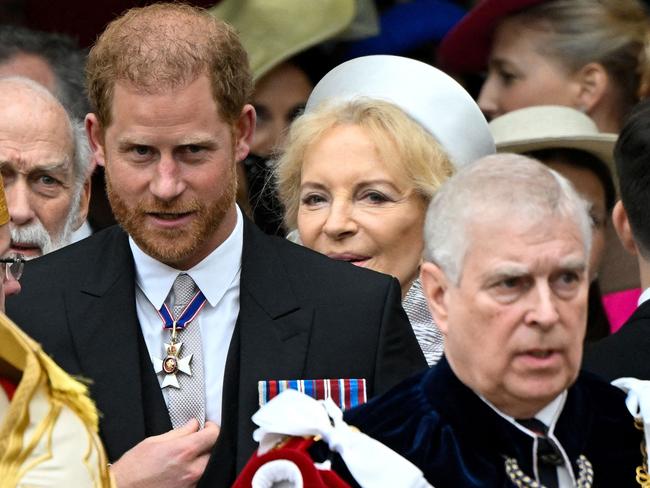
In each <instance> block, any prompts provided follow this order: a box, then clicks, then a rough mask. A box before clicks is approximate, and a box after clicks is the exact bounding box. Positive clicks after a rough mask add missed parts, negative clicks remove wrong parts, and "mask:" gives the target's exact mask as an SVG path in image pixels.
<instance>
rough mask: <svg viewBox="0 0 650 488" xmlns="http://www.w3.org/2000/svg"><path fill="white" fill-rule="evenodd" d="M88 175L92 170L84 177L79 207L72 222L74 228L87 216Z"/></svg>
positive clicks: (88, 205) (93, 165)
mask: <svg viewBox="0 0 650 488" xmlns="http://www.w3.org/2000/svg"><path fill="white" fill-rule="evenodd" d="M94 168H95V163H94V162H93V163H92V169H94ZM90 175H92V170H91V171H90V174H89V175H88V178H86V181H84V186H83V188H82V189H81V195H80V198H79V209H78V211H77V218H76V220H75V223H74V230H77V229H79V227H81V224H83V223H84V220H86V217H88V209H89V208H90V188H91V184H90Z"/></svg>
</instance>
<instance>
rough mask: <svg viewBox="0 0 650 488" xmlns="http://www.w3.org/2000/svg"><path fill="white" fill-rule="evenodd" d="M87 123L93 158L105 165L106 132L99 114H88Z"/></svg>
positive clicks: (87, 133)
mask: <svg viewBox="0 0 650 488" xmlns="http://www.w3.org/2000/svg"><path fill="white" fill-rule="evenodd" d="M85 125H86V135H87V136H88V142H89V144H90V149H91V151H92V153H93V158H94V160H95V162H96V163H97V164H99V165H100V166H105V163H106V152H105V149H104V132H103V130H102V127H101V124H100V123H99V120H98V119H97V116H96V115H95V114H93V113H90V114H88V115H86V121H85ZM84 218H85V217H84Z"/></svg>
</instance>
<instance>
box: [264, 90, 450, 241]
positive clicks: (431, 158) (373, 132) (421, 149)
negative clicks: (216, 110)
mask: <svg viewBox="0 0 650 488" xmlns="http://www.w3.org/2000/svg"><path fill="white" fill-rule="evenodd" d="M341 125H356V126H359V127H361V128H363V129H364V130H365V131H366V134H367V135H368V137H369V138H370V140H371V141H372V142H373V144H374V145H375V147H376V148H377V152H378V154H379V156H380V158H381V159H382V161H384V162H385V163H386V164H387V165H389V167H391V168H392V169H394V170H396V171H397V172H398V173H399V174H401V175H403V176H404V177H405V179H406V180H407V181H409V182H411V184H412V185H413V188H415V190H416V191H417V192H418V193H419V194H420V195H421V196H422V197H423V199H424V200H425V201H426V202H428V201H430V200H431V198H432V197H433V194H434V193H435V191H436V190H437V189H438V187H439V186H440V185H441V184H442V183H443V182H444V181H445V180H446V179H447V178H448V177H449V176H451V174H452V173H453V171H454V168H453V166H452V163H451V161H450V159H449V157H448V156H447V154H446V153H445V151H444V149H443V148H442V147H441V145H440V144H439V143H438V142H437V141H436V140H435V139H434V138H433V136H431V134H429V133H428V132H427V131H426V130H425V129H424V128H423V127H422V126H421V125H420V124H418V123H417V122H415V121H414V120H413V119H412V118H411V117H409V116H408V115H407V114H406V113H405V112H404V111H402V110H401V109H400V108H398V107H397V106H396V105H393V104H392V103H389V102H385V101H381V100H376V99H369V98H358V99H355V100H352V101H346V102H338V103H336V102H335V103H327V102H325V103H324V104H321V105H319V106H318V107H316V108H315V109H314V110H313V111H310V112H309V113H306V114H304V115H302V116H300V117H298V118H297V119H296V120H295V121H294V122H293V124H292V125H291V128H290V130H289V134H288V136H287V140H286V144H285V148H284V151H283V152H282V153H281V155H280V156H279V158H278V159H277V160H276V162H275V174H274V176H275V183H276V185H277V189H278V195H279V198H280V201H281V203H282V205H283V206H284V211H285V213H284V220H285V224H286V225H287V228H289V229H294V228H296V220H297V216H298V207H299V206H300V183H301V175H302V164H303V161H304V158H305V154H306V153H307V151H309V149H310V147H311V146H312V145H313V144H315V143H316V142H318V141H319V140H320V139H321V138H322V137H323V136H324V135H325V134H326V133H327V132H328V131H330V130H331V129H333V128H334V127H338V126H341ZM332 170H333V171H336V168H335V167H333V168H332Z"/></svg>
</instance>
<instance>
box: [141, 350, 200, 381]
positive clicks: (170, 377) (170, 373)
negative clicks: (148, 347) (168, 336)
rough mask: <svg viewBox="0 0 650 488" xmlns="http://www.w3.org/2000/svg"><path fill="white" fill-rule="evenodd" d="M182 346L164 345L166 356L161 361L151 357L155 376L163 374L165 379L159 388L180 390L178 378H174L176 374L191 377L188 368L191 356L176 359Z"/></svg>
mask: <svg viewBox="0 0 650 488" xmlns="http://www.w3.org/2000/svg"><path fill="white" fill-rule="evenodd" d="M182 345H183V343H182V342H176V343H174V342H172V343H170V344H165V351H166V353H167V355H166V356H165V357H164V358H163V359H159V358H155V357H153V356H152V357H151V362H152V363H153V368H154V370H155V371H156V374H160V373H165V378H164V379H163V382H162V384H161V385H160V388H167V387H168V386H171V387H172V388H178V389H180V385H179V384H178V378H177V377H176V374H177V373H178V372H181V373H184V374H186V375H188V376H192V368H191V367H190V361H192V354H190V355H189V356H187V357H184V358H179V357H178V354H179V352H180V350H181V346H182Z"/></svg>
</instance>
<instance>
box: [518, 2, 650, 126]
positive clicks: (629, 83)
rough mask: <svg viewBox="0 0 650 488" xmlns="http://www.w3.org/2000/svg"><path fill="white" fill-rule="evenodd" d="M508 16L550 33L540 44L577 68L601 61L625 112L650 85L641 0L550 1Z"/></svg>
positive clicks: (648, 28)
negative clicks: (547, 38) (547, 39)
mask: <svg viewBox="0 0 650 488" xmlns="http://www.w3.org/2000/svg"><path fill="white" fill-rule="evenodd" d="M510 18H514V19H517V20H519V21H521V22H523V23H525V24H527V25H529V26H530V25H533V26H536V27H540V26H541V27H542V28H544V29H548V30H549V31H550V32H551V36H550V38H549V41H548V42H547V43H544V45H543V46H540V50H541V52H542V53H543V54H547V55H549V56H552V57H553V58H555V59H557V60H558V61H560V62H561V63H562V64H563V65H565V66H566V67H567V68H568V69H569V70H570V71H571V72H576V71H578V70H579V69H580V68H582V67H583V66H585V65H587V64H588V63H591V62H597V63H600V64H601V65H602V66H603V67H604V68H605V70H606V71H607V73H608V74H609V75H610V77H611V78H612V80H613V81H614V84H615V87H616V93H617V95H618V97H619V98H620V102H621V104H622V105H621V109H622V112H623V113H626V112H627V111H628V110H629V109H630V108H631V107H632V106H633V105H634V104H636V102H638V101H639V100H640V99H641V98H645V97H646V96H647V95H648V91H649V88H650V23H649V20H648V15H647V13H646V12H645V10H644V8H643V7H642V5H641V4H640V3H639V2H638V1H637V0H598V1H596V0H552V1H548V2H542V3H540V4H538V5H535V6H533V7H529V8H526V9H525V10H524V11H522V12H520V13H517V14H514V15H513V16H511V17H510Z"/></svg>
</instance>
